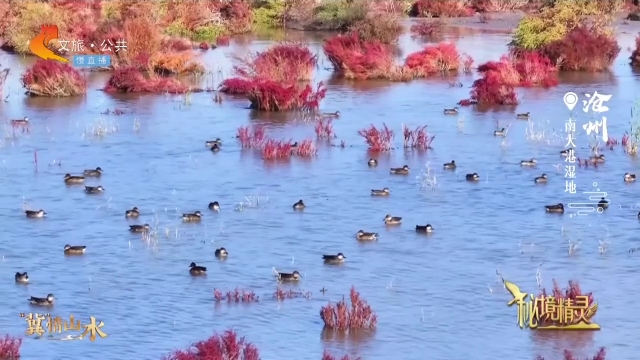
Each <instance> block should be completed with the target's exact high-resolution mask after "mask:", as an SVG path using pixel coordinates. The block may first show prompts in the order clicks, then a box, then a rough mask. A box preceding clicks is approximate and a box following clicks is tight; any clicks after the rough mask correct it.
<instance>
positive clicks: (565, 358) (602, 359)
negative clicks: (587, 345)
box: [536, 347, 607, 360]
mask: <svg viewBox="0 0 640 360" xmlns="http://www.w3.org/2000/svg"><path fill="white" fill-rule="evenodd" d="M606 355H607V352H606V351H605V348H604V347H601V348H600V350H598V352H597V353H596V354H595V355H594V356H593V357H592V358H588V357H587V358H585V359H584V360H606ZM536 360H544V358H543V357H542V356H540V355H538V356H537V357H536ZM562 360H578V358H577V357H575V356H574V355H573V353H572V352H571V351H570V350H564V351H563V352H562Z"/></svg>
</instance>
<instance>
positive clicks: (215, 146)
mask: <svg viewBox="0 0 640 360" xmlns="http://www.w3.org/2000/svg"><path fill="white" fill-rule="evenodd" d="M210 150H211V151H212V152H218V151H220V145H218V144H213V146H211V149H210Z"/></svg>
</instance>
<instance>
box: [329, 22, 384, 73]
mask: <svg viewBox="0 0 640 360" xmlns="http://www.w3.org/2000/svg"><path fill="white" fill-rule="evenodd" d="M322 48H323V50H324V52H325V54H326V55H327V58H328V59H329V61H330V62H331V65H332V66H333V68H334V71H336V72H338V73H339V74H340V75H342V76H344V77H346V78H348V79H358V80H364V79H384V78H387V77H388V76H389V74H391V73H392V72H393V70H394V68H395V67H396V66H395V63H394V55H393V53H392V52H391V50H390V49H389V47H388V46H386V45H384V44H382V43H381V42H379V41H367V42H365V41H362V40H361V39H360V37H359V36H358V34H357V33H355V32H352V33H350V34H347V35H336V36H334V37H331V38H329V39H327V40H325V42H324V44H323V45H322Z"/></svg>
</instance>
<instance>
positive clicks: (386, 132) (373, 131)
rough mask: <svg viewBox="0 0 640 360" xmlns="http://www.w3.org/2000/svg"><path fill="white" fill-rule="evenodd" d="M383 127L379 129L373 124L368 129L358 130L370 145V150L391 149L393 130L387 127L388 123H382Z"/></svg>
mask: <svg viewBox="0 0 640 360" xmlns="http://www.w3.org/2000/svg"><path fill="white" fill-rule="evenodd" d="M382 126H383V127H384V128H383V129H377V128H376V127H375V126H374V125H373V124H371V127H370V128H368V129H362V130H359V131H358V135H360V136H362V137H363V138H364V140H365V142H366V143H367V145H369V150H370V151H388V150H391V148H392V145H391V143H392V142H393V137H394V134H393V130H390V129H389V128H388V127H387V124H384V123H383V124H382Z"/></svg>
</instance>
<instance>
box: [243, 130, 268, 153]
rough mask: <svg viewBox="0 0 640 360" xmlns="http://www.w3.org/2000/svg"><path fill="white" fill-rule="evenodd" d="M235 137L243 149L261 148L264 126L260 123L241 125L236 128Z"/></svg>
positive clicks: (263, 140)
mask: <svg viewBox="0 0 640 360" xmlns="http://www.w3.org/2000/svg"><path fill="white" fill-rule="evenodd" d="M236 138H238V141H240V146H242V148H243V149H250V148H261V147H262V146H263V145H264V142H265V140H266V135H265V131H264V127H263V126H260V125H254V126H249V125H247V126H241V127H239V128H238V130H237V133H236Z"/></svg>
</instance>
